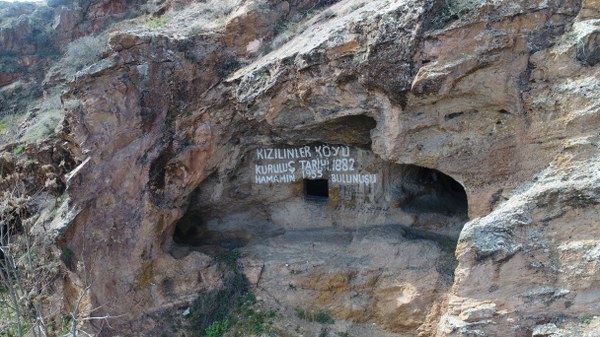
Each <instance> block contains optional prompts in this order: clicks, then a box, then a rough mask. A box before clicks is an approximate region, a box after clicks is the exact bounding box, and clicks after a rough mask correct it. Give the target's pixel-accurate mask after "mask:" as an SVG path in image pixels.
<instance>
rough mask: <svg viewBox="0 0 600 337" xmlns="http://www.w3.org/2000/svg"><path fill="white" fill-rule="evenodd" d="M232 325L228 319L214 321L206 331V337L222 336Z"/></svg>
mask: <svg viewBox="0 0 600 337" xmlns="http://www.w3.org/2000/svg"><path fill="white" fill-rule="evenodd" d="M230 327H231V322H229V320H228V319H225V320H222V321H215V322H212V323H211V324H210V325H209V326H208V327H207V328H206V330H205V331H204V334H205V335H206V337H221V336H223V334H224V333H226V332H227V330H229V328H230Z"/></svg>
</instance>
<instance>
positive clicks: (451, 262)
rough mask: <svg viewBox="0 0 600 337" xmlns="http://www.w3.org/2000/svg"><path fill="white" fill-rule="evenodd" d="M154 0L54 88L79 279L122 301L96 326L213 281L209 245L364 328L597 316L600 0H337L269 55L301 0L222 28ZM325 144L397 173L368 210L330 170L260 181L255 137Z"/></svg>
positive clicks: (523, 323)
mask: <svg viewBox="0 0 600 337" xmlns="http://www.w3.org/2000/svg"><path fill="white" fill-rule="evenodd" d="M102 4H104V5H102ZM94 6H96V7H94ZM106 6H109V5H108V3H101V4H96V5H93V6H92V8H100V9H102V8H105V7H106ZM110 6H117V7H118V8H117V9H115V8H113V7H110ZM110 6H109V7H110V9H106V12H115V13H120V10H121V9H119V8H126V6H127V4H126V3H120V2H119V3H118V4H113V5H110ZM119 6H121V7H119ZM160 6H162V7H160ZM160 6H159V7H160V9H158V10H157V11H156V12H155V13H156V15H157V16H160V15H165V16H168V17H169V18H170V19H169V20H170V21H168V22H167V23H166V24H165V25H164V26H162V27H157V28H153V29H148V28H143V29H142V28H140V29H123V30H116V31H115V32H113V33H112V34H111V35H110V43H109V44H110V50H109V51H108V52H107V53H105V55H104V56H105V57H104V58H103V59H102V60H101V61H99V62H97V63H96V64H94V65H92V66H90V67H88V68H86V69H84V70H83V71H81V72H79V73H78V74H77V76H76V77H74V78H73V80H72V82H71V83H70V84H69V90H68V92H66V93H65V94H64V95H63V97H62V99H63V102H64V108H65V109H66V111H67V116H66V120H65V122H64V126H63V131H62V134H61V137H62V139H63V140H65V141H66V142H67V144H65V146H69V148H70V150H71V152H72V155H73V156H74V157H75V159H76V161H77V162H78V163H81V164H80V165H79V167H77V169H75V170H74V171H73V173H72V174H71V175H70V176H69V180H68V189H67V190H68V193H69V195H70V198H71V203H70V204H69V205H70V211H71V212H70V213H69V214H70V215H69V217H72V219H70V220H69V221H68V223H69V227H68V231H67V232H66V234H64V236H63V237H62V238H61V240H60V245H61V246H62V247H64V248H68V249H70V250H72V251H73V252H75V254H74V255H75V257H76V259H77V261H76V262H78V263H72V265H71V266H70V267H71V273H70V275H69V278H67V283H69V284H72V285H75V286H79V287H81V286H82V285H83V284H84V283H85V282H84V280H88V282H89V284H85V285H84V286H90V301H91V302H90V303H91V305H92V307H99V308H101V309H100V311H99V312H98V313H97V314H111V315H124V316H120V317H122V318H120V319H118V320H116V321H115V324H112V326H113V327H115V328H116V330H111V328H110V327H108V326H104V325H101V324H98V325H96V326H95V328H96V330H97V332H99V333H101V334H104V335H116V334H119V333H120V334H124V335H126V334H127V329H131V327H132V326H134V325H135V324H139V320H140V319H141V318H142V317H144V315H145V314H146V313H149V312H153V311H157V310H160V309H163V308H167V307H172V306H176V305H178V304H180V303H186V302H187V301H189V300H190V299H192V298H194V297H195V296H196V295H197V293H198V292H199V291H204V290H207V289H210V288H213V287H218V286H219V282H220V279H219V277H220V276H221V274H220V272H219V270H218V269H217V268H215V266H214V261H213V259H212V257H211V256H210V254H212V253H215V252H218V251H220V250H223V249H229V248H238V249H240V251H241V252H242V254H243V260H242V261H244V265H245V266H246V269H245V271H246V274H247V276H248V279H249V280H250V281H251V283H252V284H253V285H254V286H255V287H256V291H257V292H258V293H260V294H261V296H262V297H264V298H265V301H267V302H269V303H272V304H273V305H274V306H280V307H282V308H284V309H285V310H288V312H290V315H293V313H292V312H293V309H294V308H296V307H301V308H308V309H315V310H318V309H327V310H329V311H330V312H331V314H332V315H333V316H334V317H335V318H336V319H338V320H341V321H343V322H345V323H344V324H347V326H349V327H352V328H353V329H354V331H356V332H357V333H356V335H365V336H366V335H369V336H417V335H419V336H532V335H533V336H567V335H569V334H571V335H573V334H574V335H578V334H579V335H582V336H584V335H585V334H589V335H590V336H592V335H593V334H594V333H596V332H595V331H597V330H598V328H597V326H598V324H597V322H596V321H597V319H592V316H593V315H595V314H596V313H597V309H598V308H597V305H598V303H599V298H598V293H599V289H598V284H600V283H599V282H598V281H599V277H600V274H599V273H598V266H597V263H598V258H599V257H598V255H599V253H598V250H599V248H598V242H597V241H598V240H597V239H596V237H597V236H598V234H599V233H597V231H598V230H600V228H598V226H597V219H598V218H599V217H600V207H599V206H598V205H600V175H599V173H598V172H600V161H599V158H600V155H599V154H600V151H599V144H600V136H599V134H598V128H599V126H600V119H599V116H600V114H599V111H600V96H599V95H598V92H599V86H600V68H599V67H600V66H599V62H598V61H599V57H600V56H599V54H598V53H599V50H600V49H599V47H598V41H599V38H598V36H600V35H599V29H600V28H599V22H600V21H599V20H600V17H599V13H598V2H597V1H593V0H590V1H577V0H564V1H562V0H561V1H559V0H556V1H553V0H550V1H525V2H517V3H515V2H513V1H498V2H494V3H488V2H486V3H475V2H470V1H464V2H462V1H457V2H451V3H450V2H445V1H440V2H426V1H416V0H415V1H413V0H406V1H384V0H381V1H380V0H375V1H358V0H347V1H339V2H336V3H333V2H331V1H325V2H322V3H321V2H319V6H328V7H327V9H326V10H325V9H323V10H322V11H320V12H317V13H316V15H314V16H313V17H311V18H308V19H306V22H305V23H303V25H304V26H303V28H304V29H297V30H296V32H297V35H296V36H295V37H293V38H292V39H291V40H290V41H289V42H287V43H286V44H283V45H282V46H279V47H278V48H275V49H274V50H272V51H270V52H268V53H266V52H267V50H264V49H263V48H264V47H265V46H269V45H270V41H271V40H272V39H274V37H275V36H276V34H277V29H276V27H277V24H278V22H281V20H286V19H287V20H289V19H291V18H292V17H293V16H294V14H297V13H303V12H305V11H306V10H307V9H310V4H308V2H303V1H289V2H288V1H270V2H266V3H262V2H258V1H247V2H240V3H239V4H236V5H234V6H232V7H231V8H230V9H231V10H229V9H227V10H224V11H223V13H224V14H222V15H221V16H220V17H219V18H221V19H223V20H224V22H222V24H221V23H220V22H217V21H218V20H217V19H216V18H215V22H214V24H212V25H208V26H207V23H206V21H205V18H202V17H194V15H193V13H194V11H193V10H192V8H196V9H202V8H204V7H202V6H203V4H192V3H187V2H166V3H164V4H162V5H160ZM194 6H196V7H194ZM106 8H108V7H106ZM100 9H98V11H100V12H102V10H100ZM100 12H96V11H95V10H92V11H88V12H86V13H89V15H92V16H94V17H98V18H99V20H101V19H100V18H101V17H102V15H100V14H98V13H100ZM195 25H196V26H198V27H200V26H201V27H204V28H206V27H209V28H210V29H209V30H204V29H203V30H200V32H198V31H199V29H192V28H191V27H194V26H195ZM323 144H326V145H331V146H347V147H348V148H352V151H353V152H352V153H363V152H364V153H367V154H368V155H367V154H365V155H364V156H362V155H356V158H363V157H364V158H367V157H368V158H374V159H369V161H368V162H369V163H372V165H366V164H365V165H364V166H365V167H361V169H364V170H365V172H369V171H368V170H370V169H374V167H375V168H384V167H385V168H386V172H387V173H386V174H387V175H384V174H382V175H381V176H380V177H397V179H398V184H395V183H396V182H395V181H394V180H393V179H392V180H386V181H385V182H384V183H382V188H383V189H385V188H386V187H390V186H397V187H398V190H401V191H402V193H398V194H391V193H389V194H385V193H383V194H381V199H369V198H367V197H365V198H363V199H360V201H359V202H356V200H359V199H354V198H355V196H353V197H352V198H351V199H350V200H354V201H355V202H356V203H358V204H360V205H366V206H368V207H371V206H373V207H375V208H374V209H375V212H374V214H367V215H365V214H366V213H368V212H365V211H364V209H362V210H361V209H360V208H358V210H356V209H349V210H347V211H343V212H342V211H340V210H341V209H343V208H342V206H344V205H346V204H344V203H343V202H342V201H343V200H342V199H340V198H338V197H339V195H340V194H339V193H340V192H339V191H338V190H335V188H332V191H337V192H333V193H332V194H331V195H330V197H329V199H328V200H327V201H326V202H324V203H321V204H318V203H317V204H315V203H313V204H308V203H307V202H305V200H304V199H303V193H306V191H305V190H303V185H302V181H298V182H296V181H295V182H294V183H293V184H290V185H285V186H284V187H280V186H279V185H277V184H274V183H272V182H271V184H265V185H261V186H259V185H258V184H255V183H256V182H257V181H253V179H254V177H253V174H256V172H258V170H259V169H258V168H255V166H254V165H261V163H259V162H258V161H257V154H256V153H257V152H256V151H257V149H262V148H298V147H302V146H309V147H310V146H318V145H323ZM361 151H362V152H361ZM361 156H362V157H361ZM353 158H354V157H353ZM295 165H299V164H295ZM403 165H404V166H403ZM425 168H427V169H425ZM415 170H416V171H415ZM433 170H436V171H433ZM411 172H412V173H414V172H417V173H415V174H412V173H411ZM424 172H425V173H424ZM442 174H445V175H448V176H450V177H451V178H453V179H455V180H456V181H457V182H458V183H460V185H461V186H462V187H464V191H465V193H466V201H468V217H469V219H470V221H468V222H467V223H466V224H464V228H463V227H462V225H463V223H464V222H466V221H467V218H466V212H467V210H466V208H465V209H464V210H460V211H459V209H461V207H464V206H466V205H465V204H464V203H463V202H461V201H456V200H457V199H459V198H460V197H459V196H461V195H462V194H460V193H458V192H456V190H458V189H460V188H458V187H457V186H458V183H456V182H455V181H454V180H451V178H446V176H445V175H442ZM327 177H330V176H327ZM427 182H429V183H431V182H436V184H437V185H436V184H433V183H431V184H432V186H433V185H435V186H438V187H439V186H443V185H444V186H446V187H444V188H429V187H426V185H427V184H428V183H427ZM452 182H454V183H452ZM459 187H460V186H459ZM304 189H306V186H304ZM452 191H454V192H456V193H454V192H452ZM336 193H337V194H336ZM369 193H370V192H369ZM365 194H366V195H368V193H366V192H365ZM394 198H396V199H394ZM415 199H417V200H418V201H419V202H418V203H414V204H412V205H419V206H415V207H413V208H410V209H408V208H407V207H406V205H407V204H409V203H410V201H411V200H415ZM373 200H376V201H373ZM380 200H385V202H386V203H387V204H384V203H383V202H380ZM449 200H453V202H450V201H449ZM339 205H342V206H339ZM382 205H383V206H385V207H388V206H389V207H390V208H391V210H392V212H391V213H385V212H383V209H377V208H376V207H378V206H382ZM424 205H425V206H424ZM338 206H339V207H338ZM322 214H324V215H323V216H322ZM389 214H393V215H389ZM319 219H321V220H319ZM189 228H193V230H191V231H190V232H189V233H193V234H194V235H196V236H197V237H194V238H192V239H194V240H195V239H198V240H199V241H198V242H195V243H194V240H192V239H190V237H189V236H191V235H192V234H187V233H188V232H187V231H188V230H189ZM182 233H183V234H182ZM459 233H460V239H459V240H458V244H457V245H456V247H455V246H454V243H455V241H454V240H456V237H457V236H458V234H459ZM186 235H187V239H188V241H186V240H182V238H185V237H186ZM174 236H175V237H174ZM455 258H456V259H455ZM456 265H457V266H458V267H456V269H454V268H455V266H456ZM81 266H85V268H82V267H81ZM89 280H91V281H89ZM72 300H73V299H72V298H70V299H69V300H68V301H71V304H72ZM372 323H376V328H373V327H369V324H372ZM128 324H131V325H128ZM128 326H129V328H128ZM135 326H138V325H135ZM119 329H120V331H117V330H119ZM340 331H341V330H340ZM352 335H354V334H352Z"/></svg>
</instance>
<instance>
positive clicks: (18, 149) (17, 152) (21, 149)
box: [13, 144, 25, 154]
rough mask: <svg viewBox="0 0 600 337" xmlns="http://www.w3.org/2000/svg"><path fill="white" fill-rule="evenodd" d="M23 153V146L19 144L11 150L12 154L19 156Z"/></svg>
mask: <svg viewBox="0 0 600 337" xmlns="http://www.w3.org/2000/svg"><path fill="white" fill-rule="evenodd" d="M23 151H25V144H19V145H17V147H15V149H14V150H13V153H14V154H21V153H23Z"/></svg>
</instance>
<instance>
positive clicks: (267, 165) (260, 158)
mask: <svg viewBox="0 0 600 337" xmlns="http://www.w3.org/2000/svg"><path fill="white" fill-rule="evenodd" d="M301 179H329V181H330V182H331V183H333V184H342V185H350V184H357V185H369V184H375V183H376V182H377V175H375V174H370V173H366V174H365V173H361V170H360V165H359V163H358V162H357V160H356V157H355V156H353V155H352V154H351V150H350V147H348V146H337V145H314V146H302V147H293V148H263V149H257V150H256V163H255V182H256V183H257V184H270V183H271V184H272V183H275V184H282V183H292V182H296V181H299V180H301Z"/></svg>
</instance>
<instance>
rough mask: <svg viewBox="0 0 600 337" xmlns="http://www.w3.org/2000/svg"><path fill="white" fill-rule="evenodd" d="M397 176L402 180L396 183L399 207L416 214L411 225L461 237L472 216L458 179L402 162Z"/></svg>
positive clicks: (436, 232)
mask: <svg viewBox="0 0 600 337" xmlns="http://www.w3.org/2000/svg"><path fill="white" fill-rule="evenodd" d="M395 179H396V180H397V181H399V183H396V184H393V186H394V188H395V191H394V193H393V194H394V199H395V200H396V202H397V203H396V207H398V208H399V209H401V210H402V211H404V212H406V213H409V214H412V215H414V216H415V222H414V224H413V225H412V226H410V227H411V228H414V229H415V230H423V231H427V232H430V233H432V234H434V235H443V236H445V237H448V239H449V240H451V241H456V240H458V237H459V236H460V231H461V230H462V227H463V226H464V224H465V223H466V222H467V221H468V219H469V215H468V210H469V205H468V200H467V193H466V191H465V189H464V187H463V186H462V185H461V184H460V183H459V182H458V181H456V180H455V179H454V178H452V177H450V176H449V175H446V174H444V173H442V172H441V171H438V170H435V169H430V168H426V167H421V166H416V165H400V168H399V174H398V175H397V176H396V177H395ZM455 244H456V242H454V245H455Z"/></svg>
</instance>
